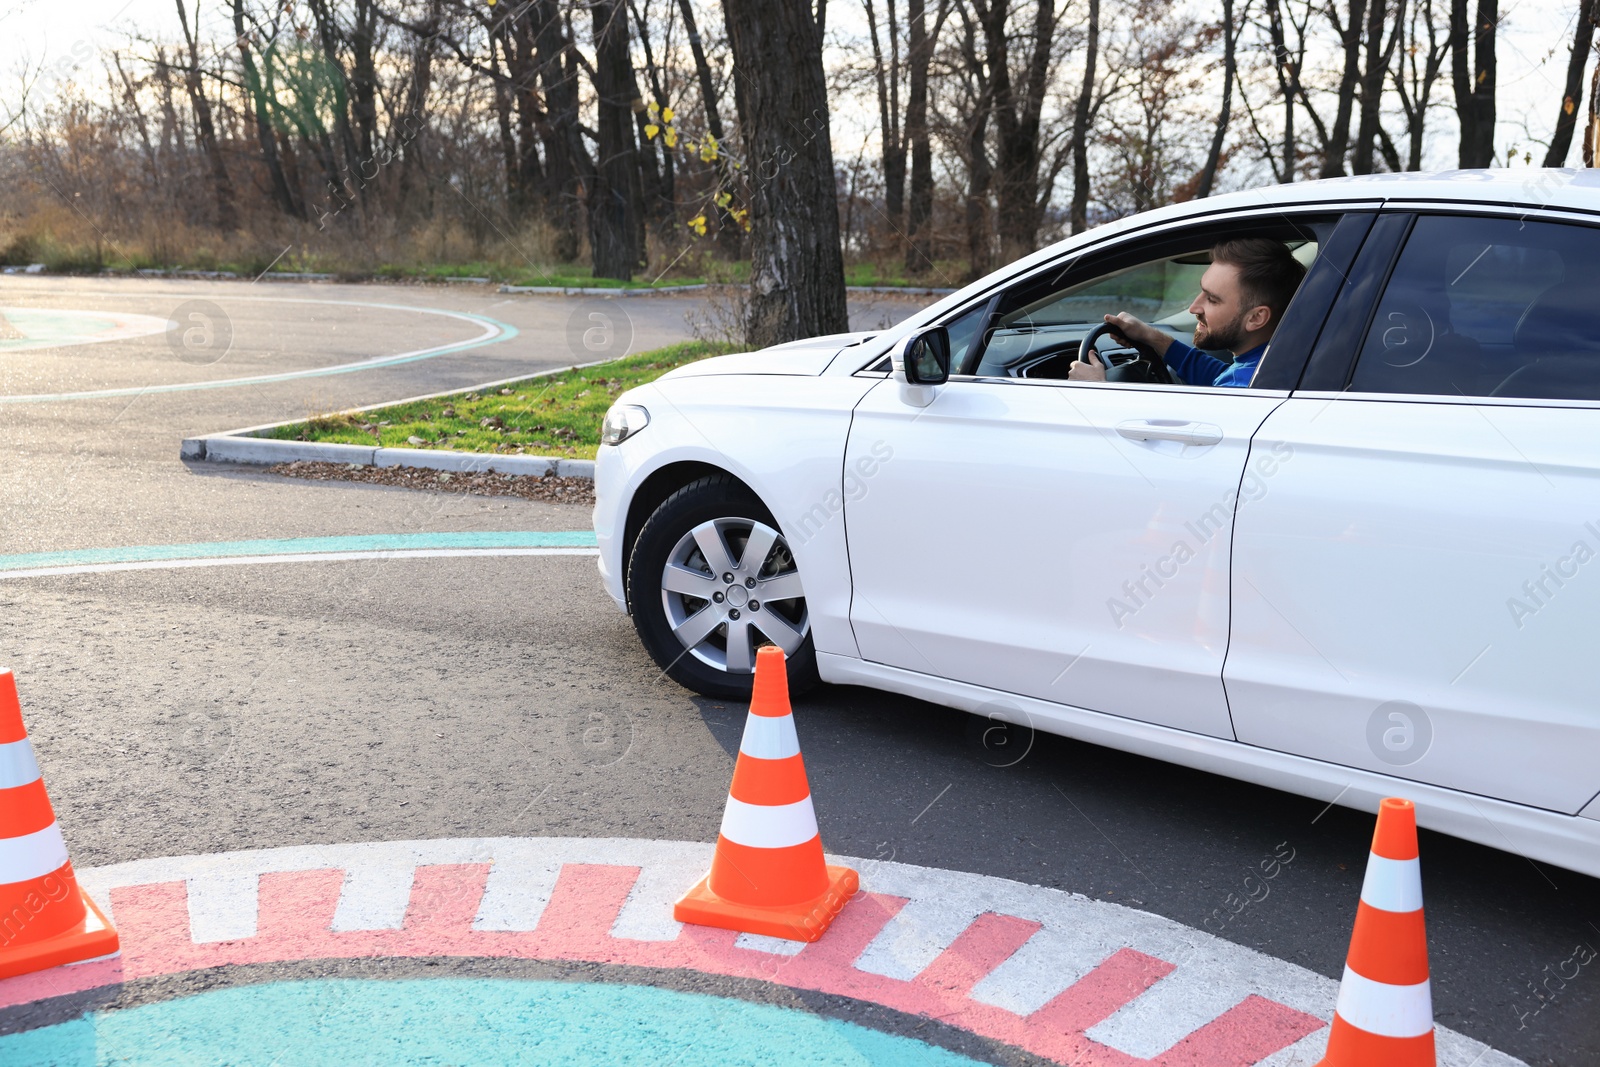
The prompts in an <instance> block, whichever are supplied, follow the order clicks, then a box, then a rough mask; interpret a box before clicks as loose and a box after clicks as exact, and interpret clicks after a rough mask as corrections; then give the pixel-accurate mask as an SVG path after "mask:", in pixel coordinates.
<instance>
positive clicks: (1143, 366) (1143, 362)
mask: <svg viewBox="0 0 1600 1067" xmlns="http://www.w3.org/2000/svg"><path fill="white" fill-rule="evenodd" d="M1115 329H1116V327H1114V326H1113V325H1112V324H1111V323H1109V322H1102V323H1101V324H1100V325H1098V326H1096V327H1094V328H1093V329H1091V330H1090V331H1089V332H1088V333H1087V334H1085V335H1084V338H1083V340H1082V341H1080V342H1078V362H1080V363H1088V362H1089V353H1091V352H1094V354H1095V355H1097V356H1098V355H1100V353H1099V352H1096V351H1095V347H1094V344H1095V342H1096V341H1098V340H1100V338H1102V337H1105V336H1106V335H1107V334H1111V333H1113V332H1114V331H1115ZM1124 345H1125V346H1126V347H1125V348H1124V351H1126V350H1127V349H1132V350H1133V351H1135V352H1137V353H1138V356H1137V358H1135V359H1130V360H1125V361H1124V362H1121V363H1112V362H1111V360H1110V358H1109V357H1107V356H1101V357H1100V358H1101V362H1102V363H1104V364H1105V367H1106V381H1108V382H1152V383H1154V384H1156V385H1173V384H1176V383H1174V382H1173V380H1172V372H1171V371H1169V370H1167V361H1166V360H1164V359H1162V358H1161V357H1160V356H1158V355H1156V350H1155V349H1153V348H1151V347H1150V346H1149V345H1147V344H1145V343H1143V342H1142V341H1132V340H1129V341H1125V342H1124Z"/></svg>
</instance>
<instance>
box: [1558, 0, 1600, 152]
mask: <svg viewBox="0 0 1600 1067" xmlns="http://www.w3.org/2000/svg"><path fill="white" fill-rule="evenodd" d="M1597 3H1600V0H1578V15H1577V19H1576V20H1575V25H1574V26H1573V30H1572V55H1571V56H1569V57H1568V59H1567V81H1566V85H1565V86H1564V87H1563V92H1562V96H1561V110H1560V111H1559V112H1558V113H1557V115H1556V127H1555V132H1554V133H1553V134H1552V135H1551V137H1550V150H1549V151H1548V152H1546V153H1545V156H1544V165H1545V166H1547V167H1559V166H1562V165H1563V164H1565V163H1566V161H1567V153H1568V152H1570V151H1571V150H1572V134H1573V131H1574V130H1576V129H1577V126H1578V109H1579V108H1580V107H1582V106H1583V73H1584V68H1585V67H1587V66H1588V63H1589V53H1590V52H1591V51H1593V50H1594V29H1595V15H1596V6H1597Z"/></svg>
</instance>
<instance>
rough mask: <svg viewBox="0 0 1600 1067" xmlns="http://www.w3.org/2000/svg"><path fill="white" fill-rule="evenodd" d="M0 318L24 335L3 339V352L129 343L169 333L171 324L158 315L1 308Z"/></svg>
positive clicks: (1, 340) (0, 345) (1, 348)
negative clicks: (118, 342) (106, 343)
mask: <svg viewBox="0 0 1600 1067" xmlns="http://www.w3.org/2000/svg"><path fill="white" fill-rule="evenodd" d="M0 316H4V317H5V319H6V320H7V321H8V322H10V323H11V325H12V326H14V327H16V329H17V330H18V332H20V333H21V334H22V336H21V337H9V338H0V352H27V351H29V350H31V349H35V348H63V347H66V346H68V345H93V344H99V343H101V342H102V341H128V340H132V339H133V338H135V337H148V336H150V335H151V334H153V333H165V332H166V331H167V327H168V326H170V325H171V322H170V321H169V320H167V319H164V318H157V317H156V316H155V315H135V314H132V313H129V312H121V311H77V310H72V309H67V308H61V309H56V308H19V307H8V308H0Z"/></svg>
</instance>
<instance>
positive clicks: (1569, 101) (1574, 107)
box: [1561, 96, 1578, 115]
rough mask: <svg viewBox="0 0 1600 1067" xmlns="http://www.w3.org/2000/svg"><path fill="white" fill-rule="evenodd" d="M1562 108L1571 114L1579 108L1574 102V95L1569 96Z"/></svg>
mask: <svg viewBox="0 0 1600 1067" xmlns="http://www.w3.org/2000/svg"><path fill="white" fill-rule="evenodd" d="M1561 109H1562V110H1563V111H1565V112H1566V113H1567V114H1569V115H1570V114H1572V113H1573V112H1574V111H1576V110H1577V109H1578V108H1577V105H1576V104H1574V103H1573V102H1572V97H1570V96H1569V97H1567V100H1566V103H1564V104H1562V105H1561Z"/></svg>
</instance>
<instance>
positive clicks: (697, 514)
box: [628, 474, 818, 700]
mask: <svg viewBox="0 0 1600 1067" xmlns="http://www.w3.org/2000/svg"><path fill="white" fill-rule="evenodd" d="M706 523H716V524H717V528H718V530H719V531H721V532H722V533H725V534H726V536H723V544H725V545H726V546H728V548H729V550H730V558H731V556H732V552H733V550H734V549H738V550H739V551H740V553H741V555H740V558H739V559H738V561H737V565H738V566H741V567H742V566H743V565H744V564H745V563H746V561H745V560H744V559H743V558H742V557H743V549H744V546H745V545H747V544H748V539H749V537H750V536H752V535H753V534H754V531H755V527H756V524H760V525H761V526H765V527H767V528H769V529H771V530H772V531H776V532H777V533H778V540H777V541H776V542H774V544H773V548H772V549H771V550H770V551H769V552H768V553H767V554H765V555H764V557H763V561H762V563H763V564H764V569H763V570H762V571H761V573H762V574H765V575H768V578H766V579H762V581H763V582H764V581H766V580H772V579H775V578H780V577H781V578H789V577H790V576H791V575H793V574H795V573H796V572H795V571H794V564H793V560H792V557H790V556H789V554H788V549H787V545H786V543H785V542H784V541H783V539H782V533H781V531H779V530H778V524H777V522H776V521H775V520H774V519H773V517H772V513H771V512H770V511H768V510H767V508H766V507H765V505H763V504H762V503H761V501H760V500H759V499H758V498H757V497H756V496H755V494H754V493H752V492H750V490H749V489H747V488H746V487H745V486H744V485H743V484H741V483H740V482H739V481H738V480H737V479H735V478H734V477H732V476H731V475H727V474H716V475H710V476H707V477H705V478H701V479H698V480H697V481H693V482H690V483H689V484H688V485H686V486H684V487H683V488H682V489H679V490H678V491H677V492H676V493H673V494H672V495H671V496H669V497H668V498H667V499H666V500H664V501H662V503H661V506H660V507H658V508H656V510H655V513H654V514H652V515H651V516H650V518H649V519H648V520H647V521H646V522H645V524H644V528H643V529H641V530H640V531H639V537H638V539H637V540H636V541H635V542H634V545H633V555H632V557H631V558H630V559H629V560H628V609H629V611H630V612H632V614H633V625H634V629H636V630H637V631H638V633H639V640H640V641H642V642H643V643H644V647H645V650H646V651H648V652H649V653H650V657H651V658H652V659H654V660H655V661H656V663H657V664H659V665H660V667H661V669H662V670H663V671H665V672H666V673H667V675H668V676H669V677H670V678H671V679H672V680H673V681H675V682H677V683H678V684H679V685H681V686H683V687H684V688H686V689H692V690H693V691H694V692H696V693H701V694H703V695H705V696H709V697H718V698H721V699H726V700H748V699H749V698H750V690H751V687H752V685H753V683H754V680H755V675H754V674H753V673H747V672H744V671H741V670H729V669H728V665H727V664H726V663H725V662H724V663H721V664H719V663H718V662H717V660H718V658H719V653H720V656H721V659H722V660H727V659H729V658H730V656H729V652H728V647H727V646H728V640H729V637H730V634H731V633H732V632H733V631H732V629H731V628H732V626H733V625H734V624H732V623H730V622H728V621H726V619H724V621H723V622H722V623H721V624H720V625H719V626H717V627H716V628H714V629H713V630H712V631H711V632H710V633H709V634H708V636H707V637H706V638H705V639H704V640H703V641H701V642H700V643H699V644H697V645H696V646H695V647H694V648H693V649H690V648H686V647H685V646H684V643H683V641H681V640H679V638H678V636H677V634H676V633H675V632H674V629H673V626H674V623H673V620H672V618H670V617H669V611H675V612H681V613H684V614H686V615H688V614H690V613H692V615H693V617H699V616H698V611H700V610H711V609H712V604H711V602H710V601H709V600H704V599H701V598H698V597H694V596H691V595H687V594H681V593H668V592H666V591H664V590H663V583H664V578H665V575H666V568H667V564H668V562H669V560H670V559H671V558H672V557H673V556H674V554H675V553H681V552H682V551H683V549H684V544H685V540H686V539H687V538H691V537H692V531H694V530H695V529H696V528H697V527H702V526H703V525H704V524H706ZM746 527H748V531H747V532H746V534H745V536H746V540H745V542H743V543H737V538H738V537H739V531H740V530H743V529H745V528H746ZM719 536H721V534H719ZM690 553H691V555H690V557H689V560H688V564H687V567H688V569H691V570H693V569H704V570H706V573H707V576H708V578H710V579H715V578H716V577H717V576H716V575H714V574H713V573H712V572H711V571H710V570H709V568H708V566H707V561H706V558H705V556H704V554H703V553H702V554H700V555H699V556H698V557H696V556H694V555H693V553H694V549H693V548H691V549H690ZM697 559H698V562H696V560H697ZM678 563H679V565H684V561H682V560H680V561H678ZM695 580H696V581H698V580H699V579H698V578H697V579H695ZM790 580H791V582H792V581H797V578H795V579H790ZM736 584H737V583H736ZM761 587H762V586H761V585H758V586H756V590H757V591H759V589H760V588H761ZM774 588H776V587H774ZM737 593H738V595H741V596H748V595H750V594H749V593H747V592H746V590H745V589H742V588H741V589H738V590H737ZM717 595H719V596H723V595H727V594H724V593H722V592H721V591H720V590H719V592H718V593H717ZM697 604H698V605H700V607H699V608H696V607H695V606H694V605H697ZM758 604H759V600H758ZM716 610H719V611H723V610H726V609H721V608H719V609H716ZM763 612H765V613H766V615H765V617H763ZM774 612H777V613H780V614H781V620H780V619H778V618H774V617H773V613H774ZM730 614H740V613H739V612H730ZM740 617H742V618H743V619H744V622H743V623H742V625H741V629H740V630H739V631H738V632H739V633H741V634H749V639H750V641H751V643H770V644H778V643H779V642H777V641H774V640H770V639H769V638H767V636H766V634H765V632H763V631H762V622H763V621H767V622H768V624H769V626H776V625H777V624H779V623H780V622H783V623H787V624H788V625H789V627H790V628H791V629H793V630H801V631H803V632H804V635H805V637H804V640H803V641H801V642H800V644H799V647H798V648H796V649H795V650H794V651H793V652H791V653H790V654H789V656H788V667H789V691H790V692H791V693H795V694H798V693H802V692H804V691H805V690H807V689H809V688H811V687H812V686H814V685H816V684H817V680H818V679H817V653H816V647H815V644H814V643H813V640H812V636H811V629H810V623H809V618H808V616H806V614H805V600H804V597H803V596H802V597H800V598H797V599H796V598H782V599H779V600H775V601H773V602H771V603H770V604H762V605H759V607H758V608H757V609H756V610H755V611H754V612H749V611H746V612H744V613H743V614H742V615H740ZM705 618H706V619H707V620H709V619H710V618H712V616H706V617H705ZM684 621H686V620H684V619H680V620H679V622H680V623H682V622H684ZM751 629H753V630H755V631H757V633H750V630H751ZM758 635H759V636H758ZM790 640H791V642H792V638H791V639H790ZM719 642H720V645H719ZM739 655H740V653H739V652H738V651H737V650H736V651H735V652H734V654H733V655H732V658H733V659H735V660H737V659H738V658H739ZM708 661H709V662H708ZM735 666H737V663H735Z"/></svg>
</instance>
